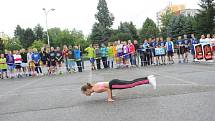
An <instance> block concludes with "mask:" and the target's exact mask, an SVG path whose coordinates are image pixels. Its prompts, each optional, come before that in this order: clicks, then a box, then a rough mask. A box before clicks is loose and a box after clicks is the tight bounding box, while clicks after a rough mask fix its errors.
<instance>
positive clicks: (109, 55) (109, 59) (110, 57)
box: [108, 43, 114, 68]
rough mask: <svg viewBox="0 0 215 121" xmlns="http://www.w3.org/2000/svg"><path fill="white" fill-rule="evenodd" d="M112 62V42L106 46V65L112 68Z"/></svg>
mask: <svg viewBox="0 0 215 121" xmlns="http://www.w3.org/2000/svg"><path fill="white" fill-rule="evenodd" d="M113 62H114V46H113V44H112V43H109V46H108V67H109V68H113Z"/></svg>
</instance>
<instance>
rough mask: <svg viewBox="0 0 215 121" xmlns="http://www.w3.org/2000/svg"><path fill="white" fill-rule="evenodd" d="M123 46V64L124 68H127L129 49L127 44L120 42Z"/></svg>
mask: <svg viewBox="0 0 215 121" xmlns="http://www.w3.org/2000/svg"><path fill="white" fill-rule="evenodd" d="M122 44H123V47H122V49H123V64H124V66H125V67H129V48H128V45H127V42H125V41H124V42H122Z"/></svg>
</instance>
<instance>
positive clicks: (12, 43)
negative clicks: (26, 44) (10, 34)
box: [5, 38, 22, 51]
mask: <svg viewBox="0 0 215 121" xmlns="http://www.w3.org/2000/svg"><path fill="white" fill-rule="evenodd" d="M21 48H22V45H21V42H20V41H19V40H18V39H17V38H12V39H9V41H8V42H7V43H6V44H5V49H6V50H12V51H13V50H20V49H21Z"/></svg>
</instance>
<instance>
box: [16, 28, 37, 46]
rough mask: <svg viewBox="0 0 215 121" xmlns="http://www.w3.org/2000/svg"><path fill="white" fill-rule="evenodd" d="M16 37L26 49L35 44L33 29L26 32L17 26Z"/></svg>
mask: <svg viewBox="0 0 215 121" xmlns="http://www.w3.org/2000/svg"><path fill="white" fill-rule="evenodd" d="M14 36H15V38H16V39H18V40H19V41H20V42H21V45H22V46H23V47H24V48H28V47H29V46H31V44H32V43H33V42H34V39H35V35H34V32H33V30H32V29H31V28H27V29H26V30H25V29H23V28H21V27H20V26H19V25H17V27H16V29H15V32H14Z"/></svg>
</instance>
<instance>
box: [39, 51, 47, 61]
mask: <svg viewBox="0 0 215 121" xmlns="http://www.w3.org/2000/svg"><path fill="white" fill-rule="evenodd" d="M40 57H41V60H42V61H47V58H48V54H47V52H45V51H43V52H40Z"/></svg>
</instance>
